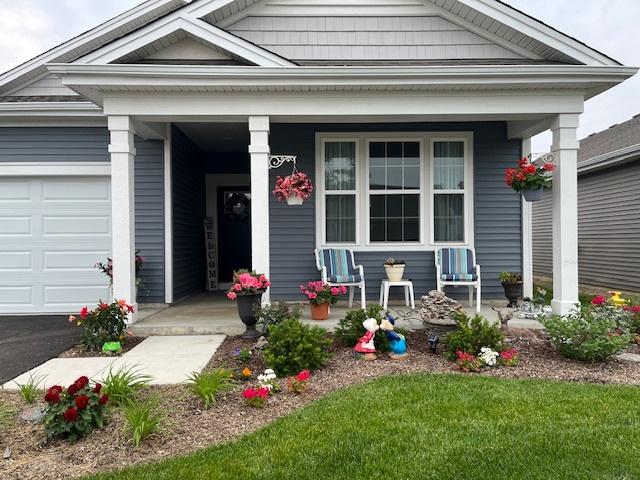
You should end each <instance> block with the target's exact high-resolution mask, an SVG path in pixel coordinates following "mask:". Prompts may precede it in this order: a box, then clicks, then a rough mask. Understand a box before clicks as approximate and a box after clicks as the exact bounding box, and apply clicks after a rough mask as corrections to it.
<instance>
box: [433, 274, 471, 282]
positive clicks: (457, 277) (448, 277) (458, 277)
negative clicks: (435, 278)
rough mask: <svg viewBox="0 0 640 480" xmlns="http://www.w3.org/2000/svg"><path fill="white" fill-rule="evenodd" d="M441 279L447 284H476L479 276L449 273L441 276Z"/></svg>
mask: <svg viewBox="0 0 640 480" xmlns="http://www.w3.org/2000/svg"><path fill="white" fill-rule="evenodd" d="M440 279H441V280H443V281H445V282H475V281H476V280H478V276H477V275H476V274H475V273H473V274H466V273H465V274H456V273H448V274H442V275H440Z"/></svg>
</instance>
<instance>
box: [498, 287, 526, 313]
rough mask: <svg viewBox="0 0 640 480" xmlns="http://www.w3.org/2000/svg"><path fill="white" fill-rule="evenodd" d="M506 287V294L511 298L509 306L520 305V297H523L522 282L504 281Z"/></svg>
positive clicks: (508, 298)
mask: <svg viewBox="0 0 640 480" xmlns="http://www.w3.org/2000/svg"><path fill="white" fill-rule="evenodd" d="M502 287H503V288H504V296H505V297H507V300H509V305H507V307H509V308H516V307H517V306H518V299H519V298H521V297H522V282H518V283H504V282H503V283H502Z"/></svg>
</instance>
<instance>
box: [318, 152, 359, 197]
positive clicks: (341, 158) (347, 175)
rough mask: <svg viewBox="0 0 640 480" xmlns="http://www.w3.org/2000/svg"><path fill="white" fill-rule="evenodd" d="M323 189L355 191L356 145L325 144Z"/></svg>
mask: <svg viewBox="0 0 640 480" xmlns="http://www.w3.org/2000/svg"><path fill="white" fill-rule="evenodd" d="M324 149H325V159H324V161H325V163H324V168H325V189H326V190H355V189H356V144H355V142H326V143H325V146H324Z"/></svg>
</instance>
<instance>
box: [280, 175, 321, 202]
mask: <svg viewBox="0 0 640 480" xmlns="http://www.w3.org/2000/svg"><path fill="white" fill-rule="evenodd" d="M311 192H313V184H312V183H311V180H310V179H309V176H308V175H307V174H306V173H304V172H298V171H297V170H295V168H294V170H293V173H291V175H287V176H286V177H278V178H277V180H276V186H275V189H274V190H273V194H274V195H275V196H276V198H277V199H278V201H279V202H287V204H288V205H302V204H303V203H304V201H305V200H306V199H307V198H309V197H310V196H311Z"/></svg>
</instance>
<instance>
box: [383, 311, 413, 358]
mask: <svg viewBox="0 0 640 480" xmlns="http://www.w3.org/2000/svg"><path fill="white" fill-rule="evenodd" d="M395 324H396V319H395V318H393V315H391V314H390V313H387V318H385V319H383V320H382V321H381V322H380V329H381V330H383V331H384V332H385V333H386V335H387V340H388V341H389V357H391V358H392V359H394V360H400V359H402V358H405V357H406V356H407V340H406V339H405V337H404V335H402V334H400V333H398V332H396V331H394V326H395Z"/></svg>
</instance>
